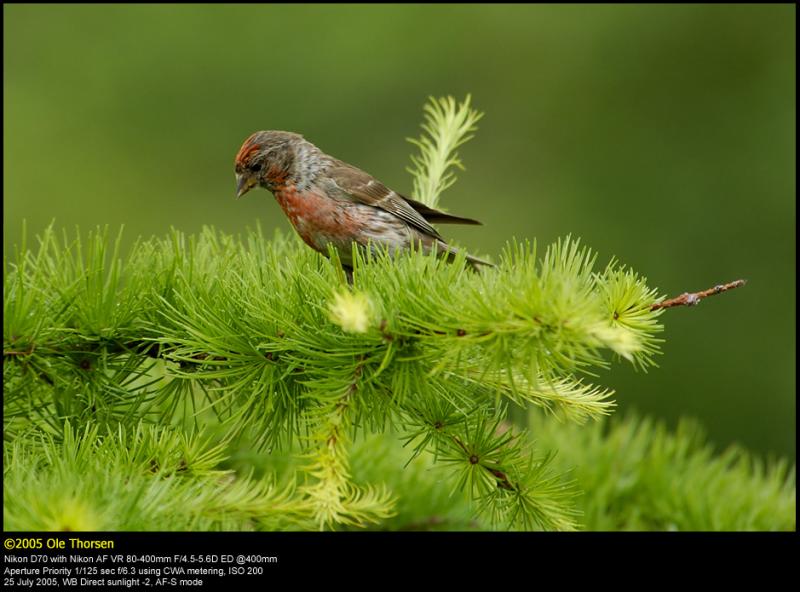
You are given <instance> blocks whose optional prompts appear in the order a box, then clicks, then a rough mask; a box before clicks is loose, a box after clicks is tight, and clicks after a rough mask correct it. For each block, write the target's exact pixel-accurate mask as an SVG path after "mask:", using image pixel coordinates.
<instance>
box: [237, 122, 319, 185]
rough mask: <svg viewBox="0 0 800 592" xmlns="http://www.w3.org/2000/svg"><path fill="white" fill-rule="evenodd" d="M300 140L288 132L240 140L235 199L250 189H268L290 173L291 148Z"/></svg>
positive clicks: (262, 134)
mask: <svg viewBox="0 0 800 592" xmlns="http://www.w3.org/2000/svg"><path fill="white" fill-rule="evenodd" d="M302 141H303V137H302V136H301V135H299V134H294V133H292V132H280V131H261V132H256V133H254V134H252V135H251V136H250V137H249V138H247V139H246V140H245V141H244V144H242V147H241V148H239V152H238V153H237V154H236V161H235V166H236V168H235V170H236V197H237V198H238V197H242V196H243V195H244V194H245V193H247V192H248V191H250V190H251V189H252V188H253V187H257V186H261V187H264V188H265V189H272V188H273V187H274V186H275V185H276V184H278V183H280V182H281V181H282V180H283V179H284V178H285V177H286V176H287V175H288V174H289V173H290V171H291V168H292V163H293V160H294V149H293V146H294V145H295V144H297V143H298V142H302Z"/></svg>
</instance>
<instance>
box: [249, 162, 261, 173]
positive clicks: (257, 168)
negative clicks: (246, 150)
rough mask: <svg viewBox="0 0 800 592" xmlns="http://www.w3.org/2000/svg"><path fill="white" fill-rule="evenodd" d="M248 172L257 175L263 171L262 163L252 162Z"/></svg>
mask: <svg viewBox="0 0 800 592" xmlns="http://www.w3.org/2000/svg"><path fill="white" fill-rule="evenodd" d="M247 170H248V171H250V172H252V173H257V172H258V171H260V170H261V163H260V162H251V163H250V164H248V165H247Z"/></svg>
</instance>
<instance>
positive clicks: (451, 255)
mask: <svg viewBox="0 0 800 592" xmlns="http://www.w3.org/2000/svg"><path fill="white" fill-rule="evenodd" d="M436 246H437V247H438V248H439V250H440V252H443V253H446V257H447V260H448V261H453V259H455V257H456V255H458V254H459V253H461V252H462V251H460V250H458V249H456V248H455V247H451V246H450V245H448V244H447V243H444V242H442V241H439V242H438V244H437V245H436ZM464 256H465V257H466V258H467V263H469V264H470V266H471V267H472V269H474V270H475V271H480V269H481V267H482V266H485V267H497V266H496V265H495V264H494V263H489V262H488V261H484V260H483V259H479V258H478V257H475V256H473V255H470V254H469V253H464Z"/></svg>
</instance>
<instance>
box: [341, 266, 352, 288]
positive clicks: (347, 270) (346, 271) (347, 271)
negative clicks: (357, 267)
mask: <svg viewBox="0 0 800 592" xmlns="http://www.w3.org/2000/svg"><path fill="white" fill-rule="evenodd" d="M342 269H344V274H345V275H346V276H347V283H348V284H350V285H351V286H352V285H353V268H352V267H350V266H349V265H344V264H342Z"/></svg>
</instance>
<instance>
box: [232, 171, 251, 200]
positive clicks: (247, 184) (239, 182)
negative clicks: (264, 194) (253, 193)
mask: <svg viewBox="0 0 800 592" xmlns="http://www.w3.org/2000/svg"><path fill="white" fill-rule="evenodd" d="M255 184H256V183H255V179H253V178H252V177H250V176H248V175H245V174H241V175H236V199H239V198H240V197H242V196H243V195H244V194H245V193H247V192H248V191H250V190H251V189H252V188H253V186H254V185H255Z"/></svg>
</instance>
